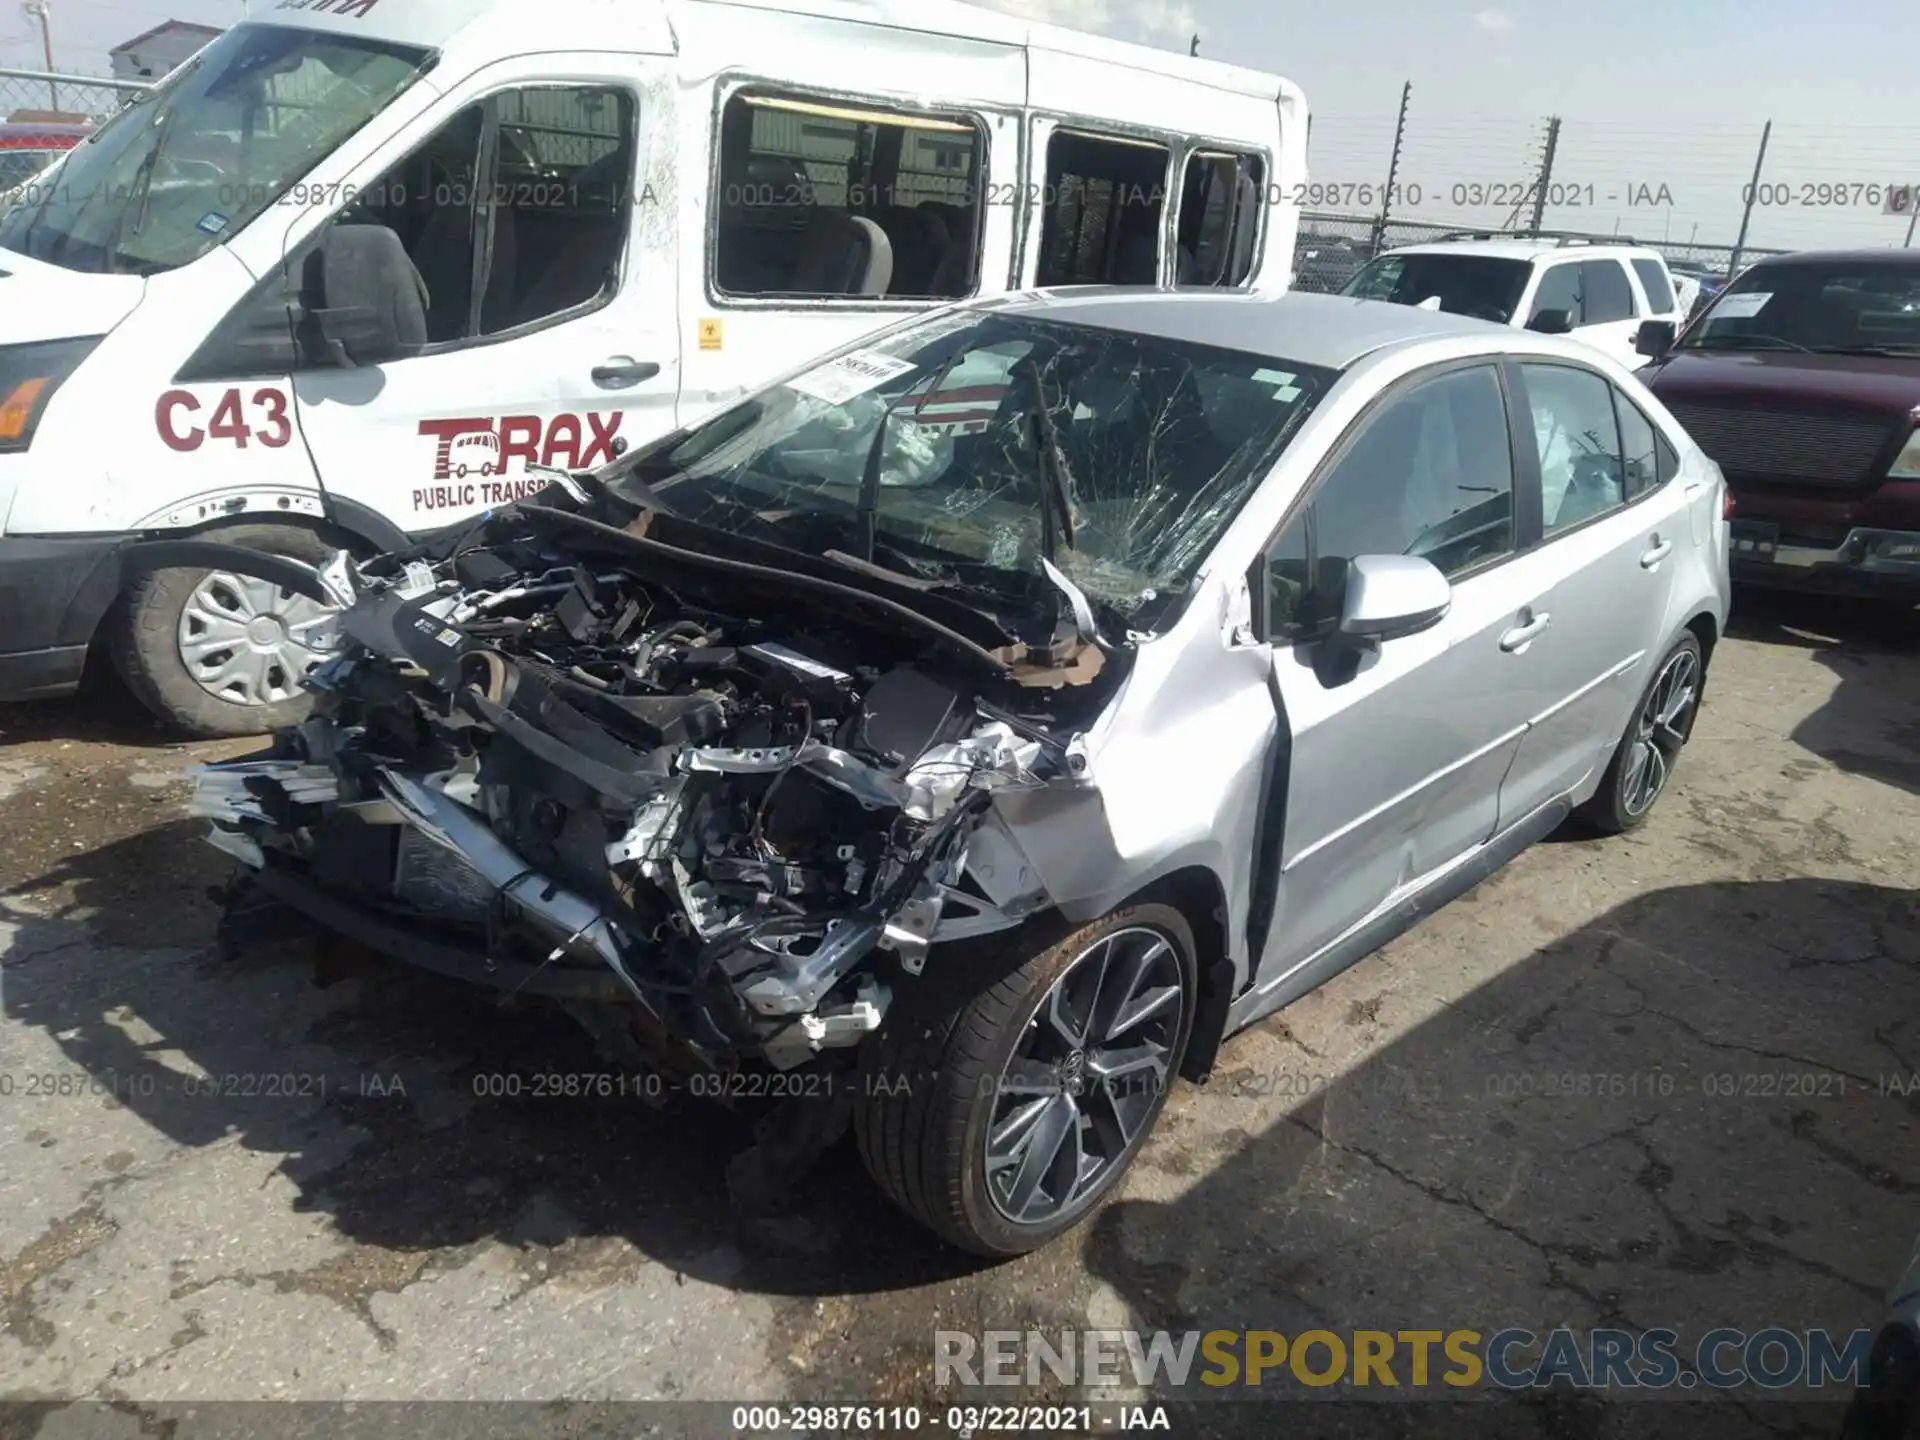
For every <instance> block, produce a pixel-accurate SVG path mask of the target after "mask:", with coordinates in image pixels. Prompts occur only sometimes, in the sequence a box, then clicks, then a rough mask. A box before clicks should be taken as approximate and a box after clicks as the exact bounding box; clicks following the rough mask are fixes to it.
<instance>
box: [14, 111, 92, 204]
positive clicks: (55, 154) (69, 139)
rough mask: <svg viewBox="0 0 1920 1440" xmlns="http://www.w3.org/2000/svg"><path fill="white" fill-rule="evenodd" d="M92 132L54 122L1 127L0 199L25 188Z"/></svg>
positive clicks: (78, 126)
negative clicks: (19, 186) (18, 187)
mask: <svg viewBox="0 0 1920 1440" xmlns="http://www.w3.org/2000/svg"><path fill="white" fill-rule="evenodd" d="M91 133H92V132H91V131H90V130H89V129H88V128H87V127H86V126H85V125H73V124H63V123H60V122H57V121H38V120H29V121H10V122H7V123H4V124H0V195H4V194H5V193H6V192H7V191H9V190H11V189H13V188H14V187H15V186H16V185H22V184H25V183H26V182H27V181H29V180H31V179H32V178H33V177H34V176H36V175H38V174H39V173H40V172H41V171H42V170H44V169H46V168H47V167H48V166H49V165H51V164H53V162H54V161H56V160H58V159H59V158H60V157H61V156H62V155H64V154H66V153H67V151H69V150H71V149H72V148H73V147H74V146H76V145H78V144H79V143H80V142H81V141H82V140H84V139H86V138H87V136H88V135H89V134H91Z"/></svg>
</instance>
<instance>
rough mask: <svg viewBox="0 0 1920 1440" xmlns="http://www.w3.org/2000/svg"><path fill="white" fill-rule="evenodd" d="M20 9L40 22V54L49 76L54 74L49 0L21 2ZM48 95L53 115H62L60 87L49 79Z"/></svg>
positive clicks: (29, 17)
mask: <svg viewBox="0 0 1920 1440" xmlns="http://www.w3.org/2000/svg"><path fill="white" fill-rule="evenodd" d="M20 8H21V9H22V10H24V11H26V12H27V18H28V19H29V20H38V21H39V22H40V53H41V54H42V55H44V56H46V60H47V74H48V75H49V76H51V75H52V74H53V18H52V14H51V12H50V11H49V9H48V6H47V0H21V5H20ZM47 94H48V96H49V97H50V98H51V99H52V101H53V113H54V114H56V115H58V114H59V113H60V87H59V86H58V85H56V84H54V82H53V81H52V80H51V79H49V80H48V81H47Z"/></svg>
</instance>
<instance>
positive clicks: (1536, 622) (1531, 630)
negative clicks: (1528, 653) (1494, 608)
mask: <svg viewBox="0 0 1920 1440" xmlns="http://www.w3.org/2000/svg"><path fill="white" fill-rule="evenodd" d="M1552 619H1553V617H1552V616H1551V615H1549V614H1547V613H1546V612H1545V611H1544V610H1543V611H1541V613H1540V614H1538V615H1535V616H1533V618H1532V619H1530V620H1528V621H1526V622H1525V623H1524V624H1520V625H1516V626H1514V627H1513V629H1511V630H1509V631H1507V633H1506V634H1504V635H1502V636H1501V637H1500V648H1501V649H1502V650H1504V651H1506V652H1507V653H1508V654H1509V655H1511V654H1513V653H1514V652H1515V651H1516V650H1524V649H1526V648H1527V646H1528V645H1530V644H1532V643H1533V639H1534V637H1535V636H1536V635H1538V634H1539V633H1540V632H1541V631H1543V630H1545V629H1546V628H1547V624H1548V622H1549V621H1551V620H1552Z"/></svg>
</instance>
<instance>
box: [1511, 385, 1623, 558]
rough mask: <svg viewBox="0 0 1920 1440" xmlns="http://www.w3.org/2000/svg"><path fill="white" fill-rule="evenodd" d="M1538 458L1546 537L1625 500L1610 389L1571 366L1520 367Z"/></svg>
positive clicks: (1542, 516) (1542, 517) (1617, 431)
mask: <svg viewBox="0 0 1920 1440" xmlns="http://www.w3.org/2000/svg"><path fill="white" fill-rule="evenodd" d="M1520 373H1521V374H1522V376H1523V377H1524V378H1525V381H1526V391H1527V401H1528V405H1529V407H1530V409H1531V410H1532V413H1533V436H1534V443H1535V446H1536V447H1537V450H1536V453H1537V454H1538V455H1539V457H1540V515H1541V521H1542V524H1543V525H1544V527H1545V531H1544V533H1545V534H1546V535H1547V536H1549V537H1551V536H1553V535H1557V534H1559V533H1560V532H1561V531H1563V530H1568V529H1571V528H1572V527H1573V526H1575V525H1578V524H1581V523H1582V522H1583V521H1587V520H1591V519H1592V518H1593V517H1594V516H1596V515H1603V514H1605V513H1606V512H1607V511H1609V510H1613V509H1616V508H1618V507H1619V506H1620V505H1622V504H1624V503H1625V502H1626V498H1627V489H1626V480H1625V476H1624V475H1623V473H1622V466H1621V463H1620V424H1619V421H1618V419H1617V418H1616V417H1615V415H1614V411H1613V386H1612V385H1610V384H1608V383H1607V381H1606V380H1605V379H1603V378H1602V377H1600V376H1598V375H1596V374H1594V373H1593V372H1592V371H1591V370H1580V369H1576V368H1575V367H1573V366H1571V365H1539V364H1523V365H1521V367H1520Z"/></svg>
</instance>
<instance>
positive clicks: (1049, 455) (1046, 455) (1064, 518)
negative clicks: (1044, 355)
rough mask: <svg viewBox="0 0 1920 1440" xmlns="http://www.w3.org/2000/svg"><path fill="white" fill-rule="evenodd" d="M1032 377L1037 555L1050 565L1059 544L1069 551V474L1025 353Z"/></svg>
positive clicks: (1036, 369) (1041, 384) (1034, 366)
mask: <svg viewBox="0 0 1920 1440" xmlns="http://www.w3.org/2000/svg"><path fill="white" fill-rule="evenodd" d="M1021 363H1022V364H1023V365H1025V366H1026V367H1027V372H1028V373H1029V374H1030V375H1031V376H1032V377H1033V399H1032V400H1031V401H1030V402H1029V403H1028V405H1027V415H1028V417H1029V418H1030V419H1031V420H1032V422H1033V428H1034V431H1035V434H1034V444H1035V447H1036V448H1037V449H1038V450H1039V452H1040V554H1041V557H1042V558H1043V559H1045V560H1046V561H1047V562H1048V563H1049V564H1051V563H1052V561H1053V557H1054V554H1055V552H1056V551H1057V550H1058V548H1059V542H1060V541H1061V540H1064V541H1065V542H1066V546H1067V548H1068V549H1069V550H1071V549H1072V548H1073V474H1072V472H1071V471H1070V470H1069V469H1068V468H1067V457H1066V455H1065V453H1064V452H1063V451H1062V450H1061V448H1060V431H1059V429H1058V428H1057V427H1056V426H1055V425H1054V423H1053V411H1052V410H1050V409H1049V408H1048V406H1047V392H1046V383H1045V381H1044V380H1043V379H1042V378H1041V374H1040V366H1039V365H1038V363H1036V362H1035V360H1034V358H1033V355H1032V352H1031V351H1029V352H1028V353H1027V355H1026V356H1024V357H1023V358H1022V360H1021Z"/></svg>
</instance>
